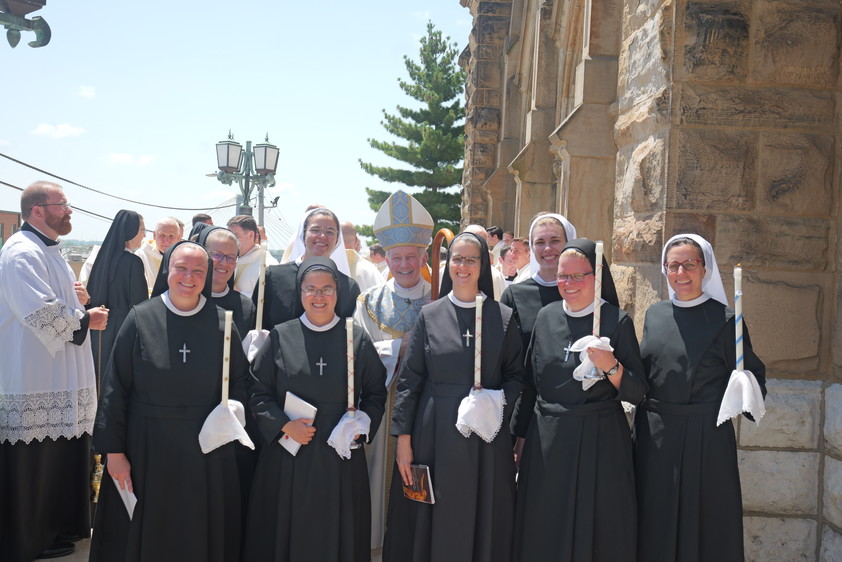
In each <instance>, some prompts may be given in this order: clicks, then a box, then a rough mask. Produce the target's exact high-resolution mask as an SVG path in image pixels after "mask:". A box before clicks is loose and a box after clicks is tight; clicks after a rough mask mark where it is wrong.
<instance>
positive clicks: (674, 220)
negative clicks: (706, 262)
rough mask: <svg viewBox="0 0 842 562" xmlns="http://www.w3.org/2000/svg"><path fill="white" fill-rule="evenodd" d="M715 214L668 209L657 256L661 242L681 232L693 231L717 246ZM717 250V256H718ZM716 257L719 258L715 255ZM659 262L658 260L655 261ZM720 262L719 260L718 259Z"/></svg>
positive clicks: (659, 256) (659, 254) (659, 253)
mask: <svg viewBox="0 0 842 562" xmlns="http://www.w3.org/2000/svg"><path fill="white" fill-rule="evenodd" d="M716 223H717V219H716V215H713V214H703V213H681V212H675V211H670V212H668V213H667V216H666V219H665V220H664V238H663V240H661V246H658V257H657V258H655V259H656V260H660V259H661V247H662V246H663V243H664V242H666V241H667V240H669V239H670V238H672V237H673V236H675V235H676V234H681V233H682V232H695V233H696V234H698V235H700V236H702V237H703V238H704V239H705V240H707V241H708V242H710V243H711V245H713V247H714V248H717V250H718V248H719V246H718V244H717V240H716ZM718 255H719V254H718V251H717V256H718ZM717 259H719V258H718V257H717ZM656 263H660V261H658V262H656ZM720 263H721V260H720Z"/></svg>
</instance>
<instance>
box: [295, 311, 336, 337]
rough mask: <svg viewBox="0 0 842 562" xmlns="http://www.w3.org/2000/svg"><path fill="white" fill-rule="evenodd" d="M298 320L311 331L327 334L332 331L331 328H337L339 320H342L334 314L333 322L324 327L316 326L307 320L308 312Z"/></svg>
mask: <svg viewBox="0 0 842 562" xmlns="http://www.w3.org/2000/svg"><path fill="white" fill-rule="evenodd" d="M298 319H299V320H301V323H302V324H304V325H305V326H306V327H307V328H309V329H310V330H313V331H314V332H327V331H328V330H330V329H331V328H333V327H334V326H336V325H337V324H338V323H339V320H340V318H339V317H338V316H337V315H336V314H334V315H333V320H331V321H330V322H328V323H327V324H325V325H324V326H316V325H315V324H313V323H312V322H310V319H309V318H307V313H306V312H305V313H304V314H302V315H301V316H299V317H298Z"/></svg>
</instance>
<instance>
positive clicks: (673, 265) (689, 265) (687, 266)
mask: <svg viewBox="0 0 842 562" xmlns="http://www.w3.org/2000/svg"><path fill="white" fill-rule="evenodd" d="M700 263H701V264H704V263H705V262H704V260H700V259H699V258H690V259H689V260H687V261H670V262H666V263H665V264H664V267H666V268H667V271H669V272H670V273H678V268H679V267H681V268H683V269H684V271H695V270H696V268H697V267H699V264H700Z"/></svg>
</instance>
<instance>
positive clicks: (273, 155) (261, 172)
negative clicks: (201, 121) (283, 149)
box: [216, 131, 280, 226]
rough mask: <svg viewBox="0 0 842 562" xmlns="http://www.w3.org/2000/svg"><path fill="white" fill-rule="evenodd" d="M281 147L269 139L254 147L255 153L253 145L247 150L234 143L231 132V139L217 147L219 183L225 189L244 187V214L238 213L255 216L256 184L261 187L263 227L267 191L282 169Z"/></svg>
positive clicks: (258, 219) (247, 142)
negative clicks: (252, 195)
mask: <svg viewBox="0 0 842 562" xmlns="http://www.w3.org/2000/svg"><path fill="white" fill-rule="evenodd" d="M279 152H280V151H279V150H278V147H277V146H275V145H273V144H270V143H269V135H266V141H265V142H262V143H260V144H258V145H255V146H254V150H252V146H251V141H246V150H245V152H243V146H242V145H241V144H240V143H238V142H236V141H235V140H234V135H232V134H231V131H229V132H228V139H226V140H224V141H220V142H218V143H217V144H216V162H217V165H218V167H219V172H217V174H216V179H218V180H219V181H221V182H222V183H224V184H225V185H231V184H232V183H234V182H235V181H236V182H237V183H239V185H240V192H241V193H242V196H243V204H242V206H241V211H239V210H238V213H240V214H245V215H251V214H252V209H251V204H250V202H251V192H252V189H253V187H252V184H254V185H256V186H257V194H258V195H257V201H258V205H257V209H258V216H257V224H259V225H261V226H262V225H263V195H264V194H263V190H264V189H265V188H267V187H272V186H274V185H275V171H276V170H277V169H278V154H279Z"/></svg>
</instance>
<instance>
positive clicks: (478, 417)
mask: <svg viewBox="0 0 842 562" xmlns="http://www.w3.org/2000/svg"><path fill="white" fill-rule="evenodd" d="M505 405H506V396H505V395H504V394H503V391H502V390H489V389H487V388H480V389H479V390H476V389H474V388H472V389H471V392H469V393H468V395H467V396H466V397H465V398H463V399H462V402H461V403H460V404H459V411H458V413H457V415H456V429H458V430H459V433H461V434H462V435H464V436H465V437H470V436H471V433H472V432H473V433H476V434H477V435H479V436H480V438H481V439H482V440H483V441H485V442H486V443H491V442H492V441H494V438H495V437H497V433H498V432H499V431H500V427H501V426H502V425H503V407H504V406H505Z"/></svg>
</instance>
